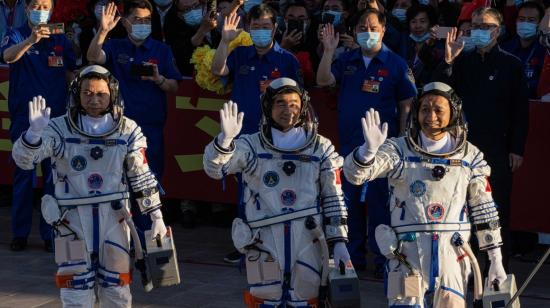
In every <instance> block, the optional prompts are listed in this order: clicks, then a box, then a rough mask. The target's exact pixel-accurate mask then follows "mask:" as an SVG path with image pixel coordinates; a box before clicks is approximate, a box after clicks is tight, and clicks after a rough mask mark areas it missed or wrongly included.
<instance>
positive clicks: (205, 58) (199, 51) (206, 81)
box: [190, 31, 252, 95]
mask: <svg viewBox="0 0 550 308" xmlns="http://www.w3.org/2000/svg"><path fill="white" fill-rule="evenodd" d="M251 45H252V39H251V38H250V34H248V32H245V31H241V33H239V35H238V36H237V37H236V38H235V39H234V40H232V41H231V43H229V52H231V51H232V50H233V49H235V48H237V47H239V46H251ZM215 53H216V49H212V48H210V46H208V45H205V46H201V47H198V48H196V49H195V51H194V52H193V55H192V56H191V60H190V62H191V64H193V65H194V66H195V71H196V74H195V81H196V82H197V84H198V85H199V87H201V88H203V89H206V90H209V91H212V92H216V93H217V94H220V95H221V94H226V93H228V92H230V91H231V88H230V87H224V86H223V83H222V81H221V80H220V77H218V76H215V75H214V74H212V71H211V68H212V61H213V59H214V54H215Z"/></svg>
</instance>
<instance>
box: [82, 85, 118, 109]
mask: <svg viewBox="0 0 550 308" xmlns="http://www.w3.org/2000/svg"><path fill="white" fill-rule="evenodd" d="M110 98H111V92H110V91H109V85H108V84H107V81H105V80H103V79H84V80H83V81H82V85H81V86H80V104H81V105H82V108H84V110H85V111H86V114H88V115H89V116H90V117H93V118H100V117H102V116H103V115H104V113H105V111H106V110H107V108H108V107H109V103H110Z"/></svg>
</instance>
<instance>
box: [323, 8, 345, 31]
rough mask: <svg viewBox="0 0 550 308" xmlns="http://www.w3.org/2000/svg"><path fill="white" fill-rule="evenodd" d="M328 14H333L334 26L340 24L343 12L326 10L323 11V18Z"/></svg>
mask: <svg viewBox="0 0 550 308" xmlns="http://www.w3.org/2000/svg"><path fill="white" fill-rule="evenodd" d="M326 15H332V16H334V20H333V21H332V25H333V26H335V27H336V26H338V25H340V20H341V19H342V12H336V11H326V12H323V16H322V17H321V20H325V18H327V17H325V16H326Z"/></svg>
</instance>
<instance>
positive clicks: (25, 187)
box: [0, 0, 75, 251]
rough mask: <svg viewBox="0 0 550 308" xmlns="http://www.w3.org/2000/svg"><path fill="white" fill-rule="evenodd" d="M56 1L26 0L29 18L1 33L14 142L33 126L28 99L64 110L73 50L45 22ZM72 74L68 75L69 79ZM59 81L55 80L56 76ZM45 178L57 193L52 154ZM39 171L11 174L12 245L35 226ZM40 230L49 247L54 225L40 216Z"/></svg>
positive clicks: (18, 246) (55, 112)
mask: <svg viewBox="0 0 550 308" xmlns="http://www.w3.org/2000/svg"><path fill="white" fill-rule="evenodd" d="M52 10H53V3H52V1H51V0H32V1H27V6H26V8H25V13H26V14H27V16H28V23H27V24H25V25H23V26H22V27H19V28H13V29H10V30H9V31H8V32H7V33H6V36H5V37H4V38H3V39H2V43H1V45H0V51H1V52H2V61H3V62H4V63H8V64H9V66H10V84H9V96H8V109H9V112H10V120H11V125H10V138H11V140H12V142H15V140H17V139H18V138H19V136H21V134H22V133H23V132H24V131H26V130H27V129H28V127H29V122H28V103H29V101H31V100H32V98H33V96H37V95H42V97H44V98H46V99H47V100H48V102H50V107H51V110H52V111H51V114H52V116H54V117H56V116H60V115H62V114H63V113H64V112H65V103H66V95H67V82H65V81H66V80H71V79H72V70H73V69H75V55H74V53H73V49H72V46H71V43H70V42H69V41H68V39H67V38H66V37H65V35H53V34H51V33H50V30H49V29H48V28H47V27H43V26H40V24H46V23H47V22H48V21H49V18H50V16H51V12H52ZM67 78H68V79H67ZM52 81H56V82H52ZM41 167H42V178H43V179H44V189H45V192H46V193H50V194H51V193H53V186H52V179H51V167H50V162H49V160H47V161H44V162H42V164H41ZM34 184H35V171H33V170H31V171H27V170H22V169H20V168H18V167H16V168H15V174H14V177H13V199H12V232H13V239H12V243H11V245H10V248H11V249H12V250H14V251H20V250H24V249H25V247H26V246H27V237H28V236H29V234H30V231H31V226H32V206H33V205H32V202H33V186H34ZM40 235H41V237H42V239H43V240H44V244H45V249H46V250H47V251H51V250H52V245H51V228H50V226H49V225H48V224H46V222H45V221H44V219H42V218H41V219H40Z"/></svg>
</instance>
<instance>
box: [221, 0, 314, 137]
mask: <svg viewBox="0 0 550 308" xmlns="http://www.w3.org/2000/svg"><path fill="white" fill-rule="evenodd" d="M276 19H277V13H276V12H275V11H274V10H273V9H272V8H271V7H270V6H268V5H257V6H254V7H252V9H251V10H250V11H249V13H248V20H249V24H248V28H249V29H250V36H251V38H252V42H253V43H254V45H252V46H241V47H237V48H235V49H234V50H233V51H232V52H231V54H229V52H228V45H229V43H230V42H231V41H232V40H233V39H234V38H235V37H237V35H238V34H239V32H240V31H241V30H240V29H237V25H238V24H239V21H240V17H238V15H236V14H232V15H230V16H228V17H226V22H225V24H224V27H223V30H222V39H221V41H220V44H219V46H218V48H217V49H216V54H215V55H214V60H213V62H212V73H214V74H215V75H218V76H222V77H223V78H224V80H225V82H226V84H230V83H232V84H233V89H232V91H231V100H232V101H234V102H236V103H237V104H239V109H240V110H241V111H243V112H244V113H245V114H246V117H245V120H244V123H243V129H242V131H241V133H242V134H252V133H255V132H257V131H258V127H259V124H260V116H261V107H260V95H261V94H262V93H263V92H264V91H265V89H266V88H267V86H268V85H269V83H270V82H271V81H272V80H274V79H277V78H280V77H288V78H291V79H293V80H295V81H296V82H298V83H299V84H300V85H302V84H303V82H302V74H301V70H300V64H299V63H298V60H297V59H296V57H294V55H293V54H292V53H291V52H289V51H287V50H285V49H283V48H281V47H280V46H279V44H278V43H277V42H276V41H275V40H274V39H273V37H274V36H275V34H276V31H275V30H276V29H277V23H276Z"/></svg>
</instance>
